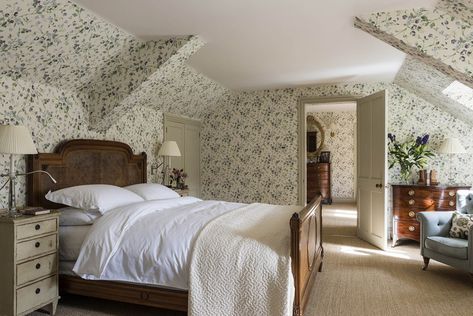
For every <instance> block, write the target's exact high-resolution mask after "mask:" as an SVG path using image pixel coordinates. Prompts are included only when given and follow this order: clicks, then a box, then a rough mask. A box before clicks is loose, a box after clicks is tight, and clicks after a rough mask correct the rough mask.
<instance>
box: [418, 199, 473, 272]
mask: <svg viewBox="0 0 473 316" xmlns="http://www.w3.org/2000/svg"><path fill="white" fill-rule="evenodd" d="M472 192H473V191H458V194H457V210H460V211H461V210H462V207H463V206H464V205H465V196H466V195H467V194H468V193H472ZM452 214H453V212H420V213H417V220H418V221H419V222H420V224H421V225H420V253H421V255H422V257H423V258H424V267H423V270H426V269H427V267H428V265H429V261H430V259H434V260H436V261H439V262H442V263H445V264H447V265H450V266H452V267H454V268H457V269H460V270H463V271H465V272H468V273H470V275H471V276H472V277H473V226H472V227H470V229H469V235H468V239H462V238H452V237H450V235H449V231H450V228H451V225H452Z"/></svg>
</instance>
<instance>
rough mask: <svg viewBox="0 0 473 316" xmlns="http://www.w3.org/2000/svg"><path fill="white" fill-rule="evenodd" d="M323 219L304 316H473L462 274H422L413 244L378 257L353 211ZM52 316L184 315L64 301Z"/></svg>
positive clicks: (471, 291) (435, 269) (471, 287)
mask: <svg viewBox="0 0 473 316" xmlns="http://www.w3.org/2000/svg"><path fill="white" fill-rule="evenodd" d="M323 219H324V223H323V224H324V241H325V243H324V247H325V259H324V270H323V272H322V273H320V274H318V276H317V280H316V286H315V287H314V289H313V294H312V297H311V299H310V301H309V303H308V310H307V311H306V315H309V316H315V315H318V316H323V315H344V316H349V315H353V316H370V315H383V316H390V315H416V316H422V315H429V316H436V315H442V316H446V315H455V316H463V315H465V316H466V315H473V282H472V281H471V280H470V279H469V276H468V275H467V274H466V273H462V272H459V271H456V270H455V269H452V268H450V267H448V266H445V265H443V264H440V263H437V262H432V261H431V264H430V267H429V270H428V271H422V270H421V267H422V259H421V257H420V255H419V249H418V244H416V243H408V244H405V245H401V246H398V247H396V248H390V249H388V251H387V252H383V251H380V250H377V249H376V248H374V247H372V246H370V245H369V244H367V243H365V242H363V241H361V240H359V239H358V238H356V237H355V235H356V211H355V208H354V206H353V205H348V204H338V205H332V206H325V207H324V218H323ZM33 315H35V316H44V314H40V313H34V314H33ZM57 315H71V316H85V315H90V316H101V315H157V316H181V315H184V314H183V313H174V312H167V311H161V310H157V309H152V308H145V307H140V306H135V305H130V304H124V303H116V302H109V301H103V300H98V299H90V298H83V297H80V296H65V297H64V298H63V299H62V300H61V301H60V304H59V307H58V313H57ZM222 316H224V315H222ZM245 316H246V315H245Z"/></svg>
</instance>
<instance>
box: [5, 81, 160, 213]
mask: <svg viewBox="0 0 473 316" xmlns="http://www.w3.org/2000/svg"><path fill="white" fill-rule="evenodd" d="M87 118H88V115H87V111H86V109H85V108H84V107H83V106H82V104H81V103H80V102H77V96H76V95H74V94H73V93H69V92H67V91H64V90H60V89H57V88H55V87H52V86H49V85H44V84H38V83H36V84H32V83H30V82H27V81H23V80H21V79H18V80H13V79H11V78H9V77H0V124H23V125H26V126H27V127H28V128H29V130H30V132H31V133H32V137H33V140H34V142H35V145H36V147H37V149H38V151H39V152H51V151H53V150H54V148H55V147H56V145H57V144H59V143H60V142H61V141H63V140H67V139H74V138H88V139H109V140H118V141H123V142H126V143H127V144H129V145H130V146H131V147H132V149H133V150H134V152H136V153H140V152H143V151H144V152H146V153H147V154H148V166H150V165H151V164H153V163H156V162H157V155H156V152H157V147H158V145H159V144H160V142H162V138H163V132H162V120H163V118H162V112H159V111H156V110H154V109H150V108H135V109H133V111H131V112H130V113H128V114H127V115H126V116H123V117H122V118H121V119H120V120H119V121H118V122H117V124H115V125H114V126H112V127H111V128H110V129H109V130H108V131H107V132H105V133H98V132H94V131H92V130H90V129H89V122H88V119H87ZM8 159H9V156H8V155H0V164H1V165H2V166H3V169H2V173H3V172H4V171H5V170H6V168H8ZM16 159H17V163H16V166H17V169H18V170H24V169H25V161H26V160H25V158H24V157H22V156H18V157H17V158H16ZM150 170H151V168H149V167H148V178H149V181H156V180H158V179H157V178H156V177H157V175H151V174H149V172H150ZM158 174H159V173H158ZM18 182H19V183H17V191H18V205H24V203H25V179H24V178H22V177H20V178H19V181H18ZM2 184H3V182H2ZM0 205H1V206H3V207H5V206H6V205H7V190H2V191H1V192H0Z"/></svg>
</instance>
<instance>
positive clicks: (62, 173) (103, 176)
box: [26, 139, 147, 208]
mask: <svg viewBox="0 0 473 316" xmlns="http://www.w3.org/2000/svg"><path fill="white" fill-rule="evenodd" d="M146 168H147V165H146V153H142V154H140V155H134V154H133V151H132V150H131V148H130V146H128V145H127V144H124V143H120V142H114V141H107V140H89V139H74V140H69V141H65V142H63V143H61V144H59V145H58V146H57V147H56V149H55V151H54V153H39V154H37V155H32V156H29V157H28V164H27V169H28V171H33V170H44V171H47V172H49V173H50V174H51V175H52V176H53V177H54V178H55V179H56V180H57V183H56V184H55V183H53V182H52V181H51V179H49V177H48V176H47V175H44V174H33V175H30V176H28V178H27V192H26V194H27V200H28V205H30V206H43V207H45V208H58V207H61V206H62V205H59V204H55V203H52V202H49V201H48V200H46V199H45V197H44V196H45V195H46V193H48V191H49V190H51V191H55V190H59V189H63V188H68V187H72V186H76V185H82V184H112V185H116V186H126V185H131V184H136V183H145V182H146V176H147V171H146Z"/></svg>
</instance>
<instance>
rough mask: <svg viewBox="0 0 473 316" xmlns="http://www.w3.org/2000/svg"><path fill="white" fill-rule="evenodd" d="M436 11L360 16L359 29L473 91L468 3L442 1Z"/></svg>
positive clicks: (471, 34) (472, 63) (469, 8)
mask: <svg viewBox="0 0 473 316" xmlns="http://www.w3.org/2000/svg"><path fill="white" fill-rule="evenodd" d="M439 3H440V4H439V5H438V6H437V7H436V8H435V9H434V10H426V9H409V10H400V11H395V12H378V13H373V14H370V15H367V16H362V17H357V18H356V19H355V26H356V27H358V28H360V29H362V30H364V31H366V32H368V33H369V34H371V35H373V36H375V37H377V38H379V39H381V40H383V41H385V42H387V43H388V44H390V45H392V46H394V47H396V48H398V49H400V50H402V51H404V52H405V53H407V54H409V55H411V56H416V57H417V58H419V59H421V60H422V61H423V62H424V63H426V64H428V65H430V66H433V67H434V68H436V69H437V70H439V71H441V72H443V73H445V74H447V75H449V76H451V77H453V78H455V79H456V80H458V81H460V82H463V83H465V84H467V85H469V86H470V87H472V88H473V58H472V53H473V28H472V25H471V19H469V17H470V16H471V12H472V11H471V6H468V5H465V4H468V3H469V2H468V1H465V0H463V1H454V0H441V1H440V2H439Z"/></svg>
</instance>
